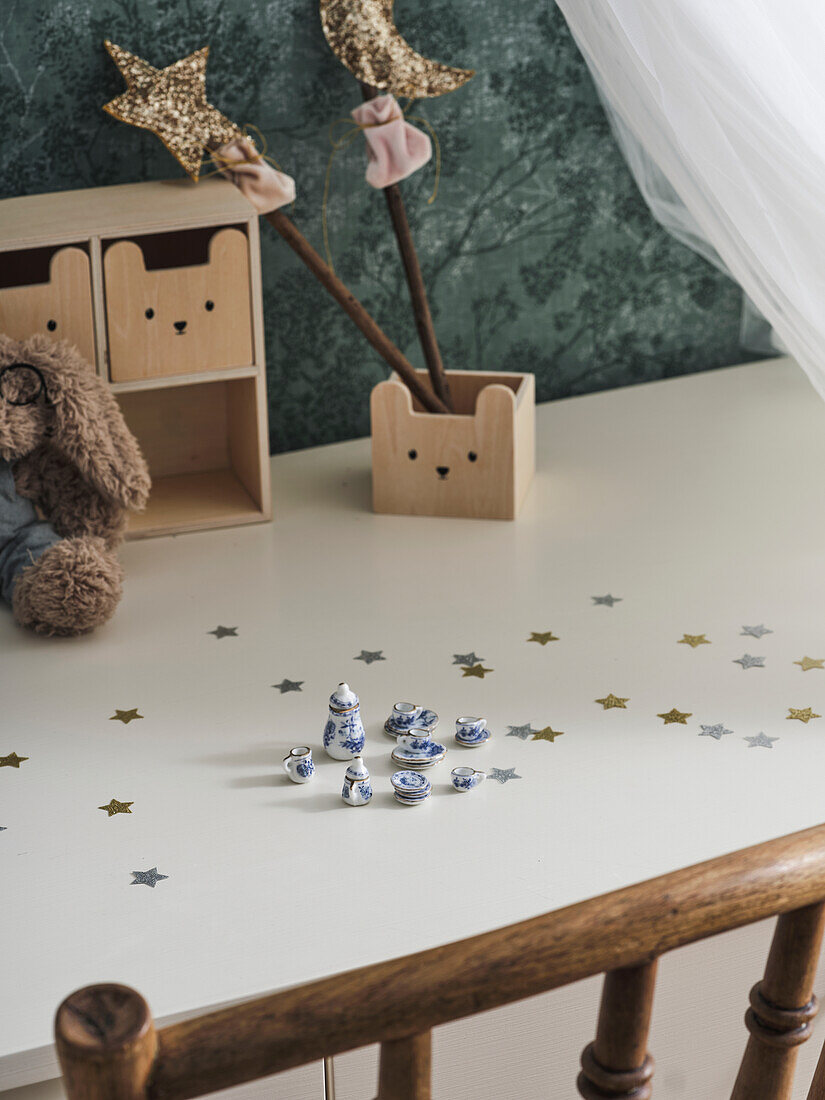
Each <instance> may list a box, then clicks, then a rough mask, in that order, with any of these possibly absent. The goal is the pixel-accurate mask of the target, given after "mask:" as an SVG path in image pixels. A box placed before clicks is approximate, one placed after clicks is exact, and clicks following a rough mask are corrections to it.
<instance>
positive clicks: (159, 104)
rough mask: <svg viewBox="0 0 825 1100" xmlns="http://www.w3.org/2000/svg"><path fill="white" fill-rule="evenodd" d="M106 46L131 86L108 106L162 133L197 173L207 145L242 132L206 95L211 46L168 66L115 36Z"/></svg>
mask: <svg viewBox="0 0 825 1100" xmlns="http://www.w3.org/2000/svg"><path fill="white" fill-rule="evenodd" d="M105 46H106V49H107V50H108V51H109V54H110V55H111V57H112V60H113V61H114V63H115V64H116V65H117V67H118V69H120V72H121V74H122V76H123V78H124V80H125V81H126V91H125V92H123V93H122V94H121V95H119V96H117V97H116V98H115V99H112V100H110V101H109V102H108V103H106V104H104V107H103V110H104V111H106V112H107V113H108V114H110V115H112V116H113V117H114V118H116V119H118V120H119V121H120V122H126V123H128V124H129V125H130V126H137V127H139V128H140V129H142V130H149V131H150V132H151V133H153V134H156V135H157V137H159V138H160V140H161V141H162V142H163V144H164V145H165V146H166V148H167V149H168V150H169V152H170V153H171V154H172V155H173V156H175V157H177V159H178V160H179V161H180V163H181V164H182V165H183V167H184V168H185V169H186V171H187V172H188V173H189V175H190V176H191V177H192V179H194V180H197V178H198V176H199V174H200V168H201V160H202V158H203V153H204V150H205V149H214V148H217V147H218V146H219V145H224V144H225V143H226V142H227V141H232V139H233V138H236V137H240V136H241V131H240V129H239V128H238V127H237V126H236V125H235V123H234V122H232V121H231V120H230V119H228V118H227V117H226V116H225V115H222V114H221V112H220V111H219V110H217V108H215V107H213V106H212V104H211V103H207V101H206V59H207V57H208V56H209V47H208V46H204V48H203V49H201V50H196V51H195V52H194V53H191V54H189V56H188V57H183V58H181V59H180V61H175V62H174V64H172V65H168V66H167V67H166V68H165V69H155V68H153V67H152V66H151V65H150V64H149V63H148V62H147V61H143V60H142V59H141V58H139V57H136V56H135V55H134V54H133V53H129V51H128V50H124V49H123V48H122V47H121V46H116V45H115V44H114V42H106V43H105Z"/></svg>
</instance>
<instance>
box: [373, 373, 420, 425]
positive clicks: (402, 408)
mask: <svg viewBox="0 0 825 1100" xmlns="http://www.w3.org/2000/svg"><path fill="white" fill-rule="evenodd" d="M370 411H371V413H372V416H373V419H375V417H376V416H380V417H382V418H385V419H386V418H389V419H400V418H402V417H408V416H412V413H413V404H412V394H411V393H410V391H409V390H408V389H407V387H406V386H405V385H404V384H403V382H397V381H396V380H395V379H394V378H391V379H388V380H387V381H386V382H379V383H378V385H377V386H373V389H372V393H371V395H370Z"/></svg>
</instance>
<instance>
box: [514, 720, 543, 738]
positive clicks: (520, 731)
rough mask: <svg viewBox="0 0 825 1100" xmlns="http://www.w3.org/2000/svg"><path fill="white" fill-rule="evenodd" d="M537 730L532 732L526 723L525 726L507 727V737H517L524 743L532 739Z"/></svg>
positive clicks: (531, 728)
mask: <svg viewBox="0 0 825 1100" xmlns="http://www.w3.org/2000/svg"><path fill="white" fill-rule="evenodd" d="M538 732H539V731H538V730H534V729H533V727H532V726H531V725H530V723H529V722H528V723H527V725H526V726H508V727H507V736H508V737H518V738H519V739H520V740H521V741H526V740H527V738H528V737H532V735H533V734H534V733H538Z"/></svg>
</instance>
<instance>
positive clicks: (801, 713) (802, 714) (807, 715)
mask: <svg viewBox="0 0 825 1100" xmlns="http://www.w3.org/2000/svg"><path fill="white" fill-rule="evenodd" d="M788 711H789V712H790V713H789V714H788V718H787V720H788V721H790V720H791V718H798V719H799V721H800V722H804V723H805V725H807V724H808V722H810V720H811V719H812V718H821V717H822V715H821V714H814V712H813V711H812V710H811V708H810V707H805V709H804V710H794V708H793V707H788Z"/></svg>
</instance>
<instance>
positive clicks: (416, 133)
mask: <svg viewBox="0 0 825 1100" xmlns="http://www.w3.org/2000/svg"><path fill="white" fill-rule="evenodd" d="M350 113H351V115H352V117H353V118H354V119H355V121H356V122H357V123H358V125H359V126H361V127H363V129H364V137H365V138H366V139H367V183H369V184H371V186H373V187H378V188H383V187H389V186H390V185H391V184H393V183H398V181H399V180H403V179H406V178H407V176H411V175H412V174H413V172H417V171H418V169H419V168H421V167H422V166H423V165H425V164H426V163H427V161H428V160H429V159H430V157H431V156H432V155H433V149H432V143H431V142H430V139H429V137H428V136H427V135H426V134H424V133H422V132H421V130H416V128H415V127H414V126H411V125H410V124H409V122H407V121H406V119H405V118H404V115H403V113H402V111H401V108H400V107H399V106H398V104H397V103H396V101H395V98H394V97H393V96H391V95H380V96H376V97H375V99H368V100H367V101H366V103H362V104H361V106H360V107H356V108H355V110H354V111H351V112H350Z"/></svg>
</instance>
